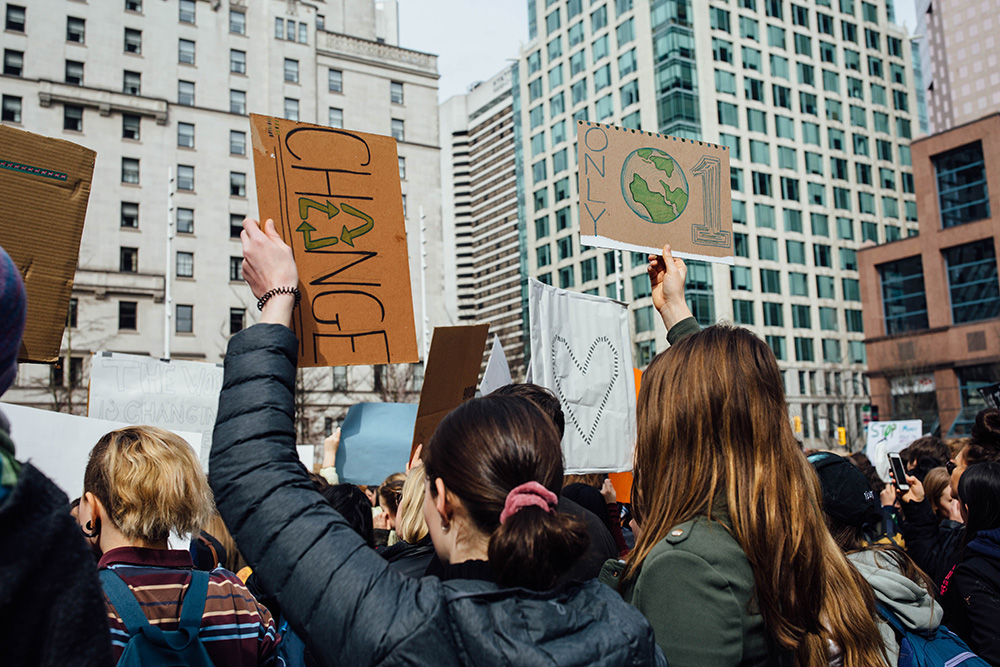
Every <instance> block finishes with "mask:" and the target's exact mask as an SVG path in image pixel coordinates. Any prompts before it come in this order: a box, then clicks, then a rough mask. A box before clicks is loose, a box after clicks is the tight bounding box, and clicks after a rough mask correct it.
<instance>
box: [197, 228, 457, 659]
mask: <svg viewBox="0 0 1000 667" xmlns="http://www.w3.org/2000/svg"><path fill="white" fill-rule="evenodd" d="M243 241H244V258H245V259H244V271H245V273H244V275H245V276H246V277H247V282H248V283H249V284H250V287H251V289H252V290H253V292H254V295H255V296H257V297H258V298H259V297H260V296H261V295H263V294H264V293H265V292H267V291H268V290H271V289H273V288H274V287H282V286H285V285H295V284H297V283H298V278H297V275H296V272H295V263H294V260H293V259H292V255H291V251H290V250H289V249H288V247H287V246H285V245H284V243H283V242H281V239H280V238H279V237H278V236H277V234H276V233H275V232H274V226H273V223H271V222H270V221H268V224H267V226H266V227H265V229H264V231H261V230H260V229H259V228H258V227H257V225H256V222H254V221H251V220H248V221H246V222H245V224H244V233H243ZM294 304H295V299H294V297H292V296H289V295H278V296H275V297H272V298H271V299H269V300H268V302H267V304H266V305H265V306H264V312H263V317H262V320H261V324H258V325H255V326H253V327H250V328H248V329H246V330H245V331H242V332H240V333H239V334H237V335H236V336H234V337H233V338H232V340H230V343H229V350H228V353H227V354H226V361H225V375H224V381H223V388H222V393H221V395H220V396H219V412H218V417H217V420H216V425H215V431H214V435H213V442H212V454H211V459H210V481H211V485H212V489H213V491H214V493H215V500H216V504H217V506H218V508H219V512H220V513H221V514H222V517H223V519H224V520H225V522H226V524H227V526H228V527H229V529H230V530H231V531H232V533H233V536H234V537H235V538H236V542H237V544H238V545H239V548H240V550H241V552H242V553H243V555H244V556H245V557H246V559H247V561H248V562H249V563H250V565H251V566H252V567H253V568H254V571H255V574H256V575H257V577H258V581H259V583H260V585H261V587H262V588H263V589H264V590H266V591H267V592H268V593H270V594H272V595H274V596H275V597H276V598H277V600H278V603H279V605H280V606H281V609H282V612H283V614H284V615H285V616H287V618H288V619H289V621H290V622H291V624H292V627H294V628H295V629H296V631H298V632H299V633H301V634H302V636H303V637H304V639H305V641H306V643H307V644H308V645H309V646H310V648H311V650H313V651H314V652H316V653H319V654H321V655H322V656H323V657H324V659H323V662H325V663H335V664H362V665H367V664H377V663H379V662H381V661H382V660H383V659H384V658H385V657H386V656H387V655H388V654H389V653H390V652H391V651H392V650H393V649H394V648H396V647H397V646H398V645H399V643H400V642H402V641H406V639H407V638H409V637H413V636H415V635H417V634H419V632H423V633H424V634H425V636H427V635H434V634H435V633H434V630H433V629H428V628H426V627H424V626H426V625H427V624H428V623H427V622H428V620H429V619H430V618H431V617H432V616H433V609H434V607H435V606H436V605H439V604H440V600H441V595H440V594H439V591H437V590H434V585H433V584H423V583H420V582H417V581H414V580H404V579H403V578H402V577H401V576H399V575H398V574H396V573H395V572H393V571H391V570H390V569H389V566H388V564H387V563H386V562H385V561H384V560H383V559H382V558H380V557H379V556H378V555H377V554H376V553H375V552H374V551H372V550H371V549H369V548H368V546H367V545H366V544H365V543H364V541H363V540H362V539H361V537H360V536H359V535H357V534H356V533H355V532H354V531H353V530H352V529H351V527H350V526H349V525H348V524H347V522H346V521H345V520H344V519H343V518H342V517H341V516H340V514H339V513H337V512H336V511H335V510H334V509H333V508H332V507H330V506H329V505H328V504H327V503H326V502H325V501H324V499H323V498H322V496H320V494H319V493H318V492H316V490H315V489H314V488H313V485H312V482H311V481H310V480H309V478H308V476H307V475H306V470H305V468H304V467H303V466H302V464H301V463H300V462H299V460H298V456H297V454H296V451H295V427H294V425H295V410H294V392H295V372H296V355H297V349H298V345H297V341H296V338H295V335H294V334H293V333H292V331H291V329H289V328H288V326H287V324H288V322H290V319H291V313H292V309H293V307H294ZM418 609H419V610H420V611H419V613H418ZM387 610H391V611H390V612H389V613H387Z"/></svg>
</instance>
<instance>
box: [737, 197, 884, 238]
mask: <svg viewBox="0 0 1000 667" xmlns="http://www.w3.org/2000/svg"><path fill="white" fill-rule="evenodd" d="M732 206H733V208H732V211H733V222H734V223H735V224H740V225H745V224H748V223H747V213H746V204H745V202H742V201H740V200H738V199H734V200H733V202H732ZM781 213H782V218H783V220H784V225H783V226H784V230H785V231H786V232H794V233H797V234H803V233H805V232H804V227H803V219H802V211H799V210H796V209H789V208H784V209H781ZM754 220H755V222H756V226H757V227H760V228H764V229H776V228H777V223H776V218H775V210H774V207H773V206H770V205H768V204H754ZM834 225H835V229H836V236H837V238H838V239H840V240H843V241H853V240H854V239H855V238H856V234H855V232H856V227H855V221H854V220H853V219H852V218H844V217H837V218H835V219H834ZM809 227H810V231H811V233H812V235H813V236H826V237H829V236H830V218H829V216H828V215H827V214H825V213H815V212H813V213H810V214H809ZM878 229H879V227H878V223H876V222H870V221H866V220H862V221H861V240H862V241H873V242H875V243H879V242H880V241H879V233H878ZM737 233H738V234H740V236H741V237H742V238H741V239H740V244H741V248H740V251H743V250H745V249H746V234H743V233H740V232H737ZM885 237H886V238H885V240H886V241H887V242H888V241H898V240H899V239H900V238H902V237H901V231H900V228H899V227H898V226H897V225H885Z"/></svg>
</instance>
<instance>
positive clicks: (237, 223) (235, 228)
mask: <svg viewBox="0 0 1000 667" xmlns="http://www.w3.org/2000/svg"><path fill="white" fill-rule="evenodd" d="M242 233H243V216H242V215H240V214H239V213H230V214H229V238H231V239H238V238H240V234H242Z"/></svg>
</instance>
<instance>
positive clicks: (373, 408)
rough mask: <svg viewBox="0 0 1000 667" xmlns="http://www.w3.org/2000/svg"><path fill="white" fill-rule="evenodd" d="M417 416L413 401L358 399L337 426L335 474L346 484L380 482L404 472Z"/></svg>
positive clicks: (372, 483)
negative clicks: (338, 439) (370, 401)
mask: <svg viewBox="0 0 1000 667" xmlns="http://www.w3.org/2000/svg"><path fill="white" fill-rule="evenodd" d="M416 420H417V405H416V404H415V403H358V404H357V405H352V406H351V409H350V410H348V411H347V416H346V417H345V418H344V423H343V424H342V425H341V427H340V447H339V449H338V450H337V462H336V466H337V474H338V475H339V476H340V481H341V482H344V483H347V484H366V485H374V484H381V483H382V482H383V481H385V478H386V477H388V476H389V475H391V474H392V473H395V472H405V471H406V464H407V463H408V462H409V459H410V444H411V443H412V442H413V426H414V423H415V422H416Z"/></svg>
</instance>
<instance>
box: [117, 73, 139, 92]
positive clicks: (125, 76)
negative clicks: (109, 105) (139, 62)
mask: <svg viewBox="0 0 1000 667" xmlns="http://www.w3.org/2000/svg"><path fill="white" fill-rule="evenodd" d="M122 92H123V93H125V94H126V95H140V94H141V93H142V75H141V74H139V72H130V71H129V70H125V71H124V72H123V73H122Z"/></svg>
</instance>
